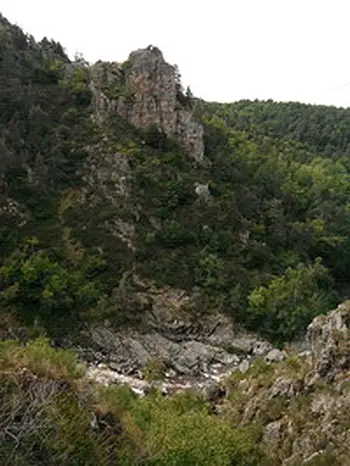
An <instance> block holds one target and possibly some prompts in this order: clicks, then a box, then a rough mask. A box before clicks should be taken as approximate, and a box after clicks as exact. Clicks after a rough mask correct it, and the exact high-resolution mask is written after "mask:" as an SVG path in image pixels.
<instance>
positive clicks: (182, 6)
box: [0, 0, 350, 106]
mask: <svg viewBox="0 0 350 466" xmlns="http://www.w3.org/2000/svg"><path fill="white" fill-rule="evenodd" d="M0 11H1V12H2V13H3V15H4V16H5V17H7V19H9V20H10V21H11V22H14V23H17V24H18V25H19V26H21V27H22V28H23V29H24V30H25V31H26V32H29V33H31V34H32V35H34V37H35V38H36V39H38V40H40V39H41V38H42V37H43V36H48V37H49V38H53V39H55V40H57V41H59V42H60V43H61V44H62V45H63V46H64V47H65V48H66V49H67V51H68V52H69V54H70V55H71V56H73V55H74V53H76V52H81V53H83V55H84V56H85V58H86V59H87V60H88V61H90V62H94V61H96V60H98V59H103V60H110V61H113V60H115V61H123V60H125V59H127V57H128V54H129V53H130V52H131V51H132V50H135V49H137V48H141V47H147V46H148V45H149V44H153V45H156V46H157V47H159V48H160V49H161V50H162V51H163V54H164V57H165V59H166V60H167V61H169V62H170V63H172V64H177V65H178V66H179V68H180V72H181V74H182V77H183V82H184V84H185V85H190V87H191V89H192V92H193V93H194V94H195V95H196V96H198V97H202V98H205V99H207V100H216V101H225V102H230V101H234V100H238V99H243V98H249V99H255V98H258V99H269V98H272V99H274V100H282V101H288V100H298V101H302V102H311V103H320V104H327V105H328V104H330V105H337V106H350V25H349V22H350V0H214V1H213V0H211V1H209V0H176V1H172V2H170V1H167V0H97V1H96V0H95V1H92V0H56V1H54V2H51V1H48V0H0Z"/></svg>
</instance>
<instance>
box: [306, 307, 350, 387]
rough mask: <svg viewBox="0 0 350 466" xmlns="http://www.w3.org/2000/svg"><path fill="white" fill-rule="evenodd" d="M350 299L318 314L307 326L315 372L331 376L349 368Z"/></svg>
mask: <svg viewBox="0 0 350 466" xmlns="http://www.w3.org/2000/svg"><path fill="white" fill-rule="evenodd" d="M349 339H350V301H346V302H345V303H343V304H341V305H340V306H339V307H338V308H337V309H336V310H334V311H332V312H330V313H329V314H328V315H326V316H319V317H317V318H316V319H314V320H313V322H312V323H311V324H310V325H309V327H308V332H307V341H308V342H309V345H310V347H311V352H312V356H313V361H314V367H315V374H316V375H318V376H320V377H326V378H332V377H334V375H335V374H336V373H337V372H339V371H344V370H349V369H350V341H349Z"/></svg>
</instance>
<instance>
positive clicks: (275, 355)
mask: <svg viewBox="0 0 350 466" xmlns="http://www.w3.org/2000/svg"><path fill="white" fill-rule="evenodd" d="M284 359H286V353H285V352H284V351H280V350H279V349H276V348H275V349H272V350H271V351H269V352H268V353H267V355H266V356H265V361H267V362H281V361H283V360H284Z"/></svg>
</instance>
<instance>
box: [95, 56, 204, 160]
mask: <svg viewBox="0 0 350 466" xmlns="http://www.w3.org/2000/svg"><path fill="white" fill-rule="evenodd" d="M127 63H128V66H127V67H125V66H124V67H123V66H122V65H119V64H117V63H107V62H97V63H96V64H95V65H94V66H93V67H92V70H91V76H92V84H91V91H92V94H93V105H94V109H95V114H96V116H97V117H98V118H100V119H101V118H104V117H105V116H106V115H108V114H109V115H110V114H117V115H119V116H121V117H122V118H125V119H126V120H128V121H129V122H130V123H131V124H133V125H134V126H136V127H138V128H148V127H150V126H153V125H155V126H156V127H157V128H158V129H159V130H161V131H162V132H164V134H166V136H168V137H171V138H174V139H176V140H177V141H178V142H179V143H180V144H181V145H182V147H183V149H184V150H185V151H186V152H187V153H188V154H189V155H190V156H191V157H192V158H193V159H194V160H195V161H196V162H203V160H204V143H203V127H202V125H200V124H199V123H198V122H196V121H195V119H194V117H193V106H192V102H191V101H190V100H189V99H187V98H186V97H185V96H184V95H183V93H182V91H181V85H180V83H179V79H178V72H177V70H176V68H175V67H174V66H172V65H170V64H169V63H167V62H166V61H165V60H164V57H163V55H162V52H161V51H160V50H159V49H157V47H153V48H151V49H149V48H147V49H139V50H136V51H134V52H132V53H131V54H130V55H129V59H128V61H127ZM106 89H115V90H116V92H115V94H113V95H106ZM120 89H123V91H122V92H119V91H118V90H120Z"/></svg>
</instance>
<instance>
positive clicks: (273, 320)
mask: <svg viewBox="0 0 350 466" xmlns="http://www.w3.org/2000/svg"><path fill="white" fill-rule="evenodd" d="M329 285H330V278H329V275H328V271H327V269H326V268H325V267H324V266H323V265H322V264H321V260H320V259H317V260H316V261H315V262H314V264H312V265H305V264H302V263H300V264H299V265H298V266H297V267H296V268H288V269H287V270H286V272H285V274H284V275H283V276H281V277H277V278H274V279H273V280H272V281H271V282H270V284H269V285H268V286H260V287H258V288H255V289H254V290H253V292H252V293H251V294H250V295H249V297H248V301H249V306H248V309H247V318H248V321H249V323H250V324H251V325H253V326H254V327H255V328H258V329H259V330H260V332H261V333H262V334H263V335H265V336H266V337H268V338H270V339H272V340H275V341H276V340H277V341H280V342H283V341H291V340H292V339H293V338H295V337H297V336H299V335H300V334H301V333H302V332H303V331H304V330H305V328H306V326H307V325H308V323H310V322H311V320H312V319H313V318H314V317H315V316H317V315H318V314H322V313H324V312H326V311H328V310H329V309H330V308H331V306H332V305H333V304H334V301H333V299H334V297H333V296H332V294H331V293H330V292H329Z"/></svg>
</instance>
